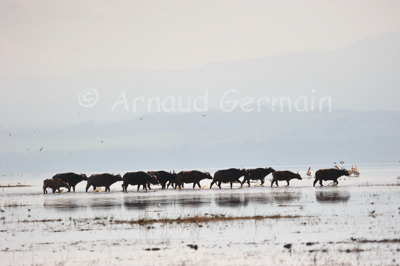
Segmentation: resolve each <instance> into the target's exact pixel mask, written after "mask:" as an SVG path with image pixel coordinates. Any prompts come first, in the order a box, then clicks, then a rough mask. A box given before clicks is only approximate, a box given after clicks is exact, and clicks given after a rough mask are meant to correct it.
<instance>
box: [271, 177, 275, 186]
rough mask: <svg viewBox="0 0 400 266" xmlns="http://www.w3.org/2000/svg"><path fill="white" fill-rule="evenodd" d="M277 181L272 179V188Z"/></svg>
mask: <svg viewBox="0 0 400 266" xmlns="http://www.w3.org/2000/svg"><path fill="white" fill-rule="evenodd" d="M274 182H275V180H273V179H272V181H271V187H272V186H273V185H274Z"/></svg>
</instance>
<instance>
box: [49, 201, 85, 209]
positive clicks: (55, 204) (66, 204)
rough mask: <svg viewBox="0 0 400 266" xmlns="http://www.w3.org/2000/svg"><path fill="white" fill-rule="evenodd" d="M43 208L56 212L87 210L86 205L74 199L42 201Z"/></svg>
mask: <svg viewBox="0 0 400 266" xmlns="http://www.w3.org/2000/svg"><path fill="white" fill-rule="evenodd" d="M44 207H45V208H53V209H58V210H65V209H68V210H71V211H75V210H80V209H85V208H87V204H86V203H84V204H82V202H78V201H77V200H75V199H67V200H45V201H44Z"/></svg>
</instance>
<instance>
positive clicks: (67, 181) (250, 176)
mask: <svg viewBox="0 0 400 266" xmlns="http://www.w3.org/2000/svg"><path fill="white" fill-rule="evenodd" d="M271 173H272V181H271V187H272V186H273V185H274V183H275V184H276V185H277V186H278V181H286V182H287V185H288V186H289V182H290V180H292V179H299V180H301V179H302V178H301V176H300V175H299V173H297V174H295V173H293V172H290V171H275V170H274V169H272V168H271V167H269V168H256V169H237V168H230V169H225V170H219V171H217V172H215V174H214V177H212V176H211V174H210V173H209V172H200V171H197V170H193V171H182V172H179V173H175V171H173V172H166V171H149V172H143V171H139V172H128V173H126V174H125V175H124V176H123V177H121V175H119V174H118V175H113V174H94V175H91V176H90V177H89V178H88V177H87V176H86V175H85V174H75V173H63V174H56V175H55V176H53V177H52V178H51V179H46V180H44V181H43V193H45V194H46V193H47V188H51V189H52V190H53V193H55V192H56V191H58V192H60V188H61V187H65V188H67V189H68V192H70V191H71V188H72V189H73V191H74V192H75V186H76V185H77V184H78V183H79V182H81V181H84V180H85V181H87V184H86V192H87V191H88V189H89V188H90V187H91V186H93V190H95V189H96V188H97V187H105V190H106V191H110V186H111V185H112V184H114V183H115V182H117V181H122V182H123V183H122V190H123V191H125V192H126V191H127V189H128V186H129V185H133V186H134V185H137V190H139V189H140V187H141V186H143V189H145V190H146V191H147V188H149V189H150V185H151V184H152V185H156V184H160V185H161V188H162V189H168V188H169V186H172V187H173V188H174V189H176V188H179V189H181V188H182V187H183V186H184V184H190V183H193V189H194V188H195V187H196V185H197V186H198V187H199V188H201V186H200V181H201V180H203V179H212V181H211V184H210V189H211V188H212V186H213V185H214V184H216V185H217V186H218V187H219V188H221V183H230V185H231V188H232V185H233V183H235V182H237V183H240V185H241V186H243V184H245V183H246V182H247V184H248V185H249V186H250V180H260V181H261V185H263V184H264V180H265V177H266V176H267V175H269V174H271ZM343 175H344V176H349V172H348V171H347V170H346V169H336V168H332V169H320V170H318V171H317V172H316V173H315V180H314V184H313V186H315V184H316V183H317V182H318V181H319V184H320V185H321V186H322V181H323V180H324V181H327V180H332V181H333V182H334V184H335V185H337V184H338V181H337V180H338V178H339V177H341V176H343ZM241 177H243V179H242V181H240V180H239V179H240V178H241Z"/></svg>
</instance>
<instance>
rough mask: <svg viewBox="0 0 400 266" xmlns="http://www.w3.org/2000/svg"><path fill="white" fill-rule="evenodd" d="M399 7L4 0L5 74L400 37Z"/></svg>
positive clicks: (233, 56)
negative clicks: (391, 35) (388, 34)
mask: <svg viewBox="0 0 400 266" xmlns="http://www.w3.org/2000/svg"><path fill="white" fill-rule="evenodd" d="M399 10H400V1H382V0H379V1H366V0H362V1H348V0H346V1H321V0H317V1H297V0H296V1H281V0H279V1H231V0H230V1H215V0H212V1H210V0H203V1H187V0H184V1H148V0H146V1H81V0H79V1H30V0H29V1H23V0H22V1H18V0H11V1H8V0H0V33H1V37H0V74H1V75H10V74H11V75H12V74H22V73H44V74H48V73H66V72H78V71H81V70H86V69H93V68H113V67H118V68H125V67H133V68H145V69H181V68H187V67H191V66H199V65H202V64H205V63H208V62H219V61H232V60H243V59H250V58H260V57H266V56H271V55H277V54H282V53H287V52H294V51H308V50H333V49H338V48H341V47H344V46H347V45H349V44H351V43H353V42H355V41H358V40H361V39H363V38H365V37H369V36H375V35H379V34H382V33H385V32H391V31H400V16H399Z"/></svg>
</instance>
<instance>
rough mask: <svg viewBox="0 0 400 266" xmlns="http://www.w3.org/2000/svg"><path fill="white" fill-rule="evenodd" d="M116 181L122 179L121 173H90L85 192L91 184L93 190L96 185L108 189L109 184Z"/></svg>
mask: <svg viewBox="0 0 400 266" xmlns="http://www.w3.org/2000/svg"><path fill="white" fill-rule="evenodd" d="M117 181H122V177H121V175H112V174H95V175H91V176H90V177H89V179H88V181H87V184H86V192H87V191H88V189H89V188H90V186H93V190H95V189H96V187H106V191H110V186H111V185H112V184H114V183H115V182H117Z"/></svg>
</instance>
